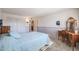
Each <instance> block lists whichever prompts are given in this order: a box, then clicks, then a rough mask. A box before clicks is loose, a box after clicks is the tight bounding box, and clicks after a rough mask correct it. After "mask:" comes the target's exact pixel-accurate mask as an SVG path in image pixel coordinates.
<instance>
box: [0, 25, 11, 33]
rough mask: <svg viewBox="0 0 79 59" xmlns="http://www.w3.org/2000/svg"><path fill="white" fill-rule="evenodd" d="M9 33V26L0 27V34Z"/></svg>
mask: <svg viewBox="0 0 79 59" xmlns="http://www.w3.org/2000/svg"><path fill="white" fill-rule="evenodd" d="M9 32H10V26H1V27H0V34H4V33H9Z"/></svg>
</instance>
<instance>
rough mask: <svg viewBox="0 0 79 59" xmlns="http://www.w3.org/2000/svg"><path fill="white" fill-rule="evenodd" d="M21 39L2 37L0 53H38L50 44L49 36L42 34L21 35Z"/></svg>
mask: <svg viewBox="0 0 79 59" xmlns="http://www.w3.org/2000/svg"><path fill="white" fill-rule="evenodd" d="M20 35H21V38H19V39H15V38H14V37H12V36H2V37H1V40H0V51H37V50H39V49H40V48H41V47H43V46H44V45H45V44H48V39H49V37H48V35H47V34H44V33H40V32H29V33H20Z"/></svg>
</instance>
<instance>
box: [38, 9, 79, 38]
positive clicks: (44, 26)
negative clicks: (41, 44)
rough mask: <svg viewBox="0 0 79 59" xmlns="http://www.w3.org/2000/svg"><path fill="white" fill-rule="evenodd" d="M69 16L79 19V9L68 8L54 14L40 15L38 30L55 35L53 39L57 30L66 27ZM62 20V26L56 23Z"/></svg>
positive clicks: (54, 36)
mask: <svg viewBox="0 0 79 59" xmlns="http://www.w3.org/2000/svg"><path fill="white" fill-rule="evenodd" d="M69 17H74V18H75V19H77V20H78V10H77V9H66V10H63V11H60V12H56V13H54V14H51V15H48V16H43V17H39V20H38V31H39V32H44V33H48V34H52V35H50V36H51V37H52V36H53V39H56V36H57V31H58V30H62V29H65V28H66V20H67V19H68V18H69ZM58 20H59V21H60V26H58V25H56V21H58Z"/></svg>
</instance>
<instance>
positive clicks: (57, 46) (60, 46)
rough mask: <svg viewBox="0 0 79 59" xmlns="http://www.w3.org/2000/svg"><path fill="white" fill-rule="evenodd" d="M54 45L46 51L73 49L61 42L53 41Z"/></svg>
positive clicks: (78, 49) (76, 49) (77, 49)
mask: <svg viewBox="0 0 79 59" xmlns="http://www.w3.org/2000/svg"><path fill="white" fill-rule="evenodd" d="M51 40H52V41H53V42H54V44H52V45H51V46H50V47H49V48H47V50H46V51H72V48H71V47H70V46H68V45H67V44H65V43H64V42H62V41H61V40H57V39H55V40H53V39H51ZM74 51H79V48H75V49H74Z"/></svg>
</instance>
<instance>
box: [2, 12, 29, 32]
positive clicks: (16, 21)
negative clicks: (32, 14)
mask: <svg viewBox="0 0 79 59" xmlns="http://www.w3.org/2000/svg"><path fill="white" fill-rule="evenodd" d="M2 18H3V26H11V31H12V32H29V24H28V23H26V22H25V18H24V17H23V16H18V15H12V14H8V13H2Z"/></svg>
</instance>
